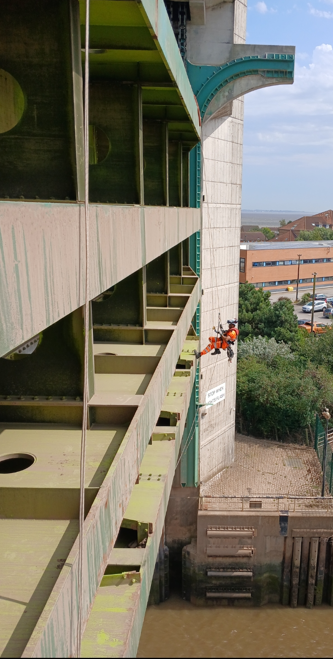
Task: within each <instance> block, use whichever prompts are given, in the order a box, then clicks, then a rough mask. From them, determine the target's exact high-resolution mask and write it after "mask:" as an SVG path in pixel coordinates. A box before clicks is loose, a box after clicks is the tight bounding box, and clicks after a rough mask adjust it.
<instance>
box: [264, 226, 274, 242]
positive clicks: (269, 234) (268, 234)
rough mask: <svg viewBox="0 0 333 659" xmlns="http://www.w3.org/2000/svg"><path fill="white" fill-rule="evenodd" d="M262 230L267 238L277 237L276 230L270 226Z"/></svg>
mask: <svg viewBox="0 0 333 659" xmlns="http://www.w3.org/2000/svg"><path fill="white" fill-rule="evenodd" d="M261 231H262V233H263V234H264V236H265V238H266V240H272V238H275V233H274V231H272V230H271V229H270V228H269V227H262V229H261Z"/></svg>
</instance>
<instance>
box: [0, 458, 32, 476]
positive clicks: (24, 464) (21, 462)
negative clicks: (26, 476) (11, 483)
mask: <svg viewBox="0 0 333 659" xmlns="http://www.w3.org/2000/svg"><path fill="white" fill-rule="evenodd" d="M35 459H36V458H34V456H33V455H30V454H29V453H11V454H8V455H0V474H15V473H16V472H17V471H24V469H29V467H31V466H32V465H33V463H34V462H35Z"/></svg>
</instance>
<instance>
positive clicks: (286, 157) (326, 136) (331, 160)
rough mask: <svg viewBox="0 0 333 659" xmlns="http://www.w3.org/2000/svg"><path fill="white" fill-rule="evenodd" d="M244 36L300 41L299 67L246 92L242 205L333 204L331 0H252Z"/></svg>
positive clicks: (283, 42) (271, 41) (320, 207)
mask: <svg viewBox="0 0 333 659" xmlns="http://www.w3.org/2000/svg"><path fill="white" fill-rule="evenodd" d="M246 40H247V43H259V44H267V45H271V44H272V45H277V44H278V45H293V46H296V65H295V82H294V84H293V85H282V86H280V87H271V88H268V89H262V90H258V91H256V92H252V93H251V94H248V95H246V96H245V123H244V170H243V200H242V207H243V209H262V210H268V209H270V210H297V211H299V210H300V211H302V210H304V211H312V212H314V213H315V212H319V211H321V210H327V209H328V208H333V0H312V1H311V2H308V1H307V0H299V1H298V2H293V1H292V0H275V1H274V0H272V1H271V0H265V2H263V1H260V2H258V1H257V0H248V19H247V39H246Z"/></svg>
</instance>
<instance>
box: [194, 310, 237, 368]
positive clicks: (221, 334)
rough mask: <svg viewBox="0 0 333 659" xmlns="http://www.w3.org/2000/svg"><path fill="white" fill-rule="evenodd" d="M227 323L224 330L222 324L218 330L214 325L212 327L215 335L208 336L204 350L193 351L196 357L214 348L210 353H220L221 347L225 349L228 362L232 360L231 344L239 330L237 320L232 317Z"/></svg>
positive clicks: (198, 357)
mask: <svg viewBox="0 0 333 659" xmlns="http://www.w3.org/2000/svg"><path fill="white" fill-rule="evenodd" d="M227 323H228V329H227V330H226V331H224V330H223V328H222V325H220V327H219V329H218V330H217V329H215V327H214V328H213V329H214V330H215V332H216V334H217V336H210V337H209V344H208V346H207V347H206V348H205V349H204V350H202V352H197V351H196V350H195V351H194V354H195V356H196V358H197V359H200V357H202V355H207V354H208V353H209V352H210V351H211V350H214V352H212V355H220V354H221V349H222V350H226V351H227V355H228V360H229V362H232V358H233V356H234V351H233V349H232V348H231V346H232V345H234V343H235V341H236V340H237V338H238V335H239V330H238V328H237V327H236V324H237V323H238V320H237V319H236V318H234V319H233V320H228V321H227Z"/></svg>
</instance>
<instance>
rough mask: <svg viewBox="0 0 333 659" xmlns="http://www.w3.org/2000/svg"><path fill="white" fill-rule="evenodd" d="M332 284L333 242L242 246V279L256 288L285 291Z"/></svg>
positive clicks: (240, 272)
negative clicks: (314, 277) (296, 286)
mask: <svg viewBox="0 0 333 659" xmlns="http://www.w3.org/2000/svg"><path fill="white" fill-rule="evenodd" d="M314 272H316V273H317V282H318V283H325V282H332V281H333V241H332V240H326V241H323V242H314V241H292V242H287V243H276V242H273V241H270V242H269V243H257V244H255V243H251V244H250V243H244V244H242V245H241V246H240V259H239V280H240V283H241V284H244V283H245V282H249V284H254V286H256V288H273V289H275V288H276V289H277V290H279V289H281V290H283V289H285V288H286V286H289V285H293V284H296V283H297V278H298V273H299V283H300V284H301V285H302V284H306V285H309V284H311V283H312V282H313V273H314Z"/></svg>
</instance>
